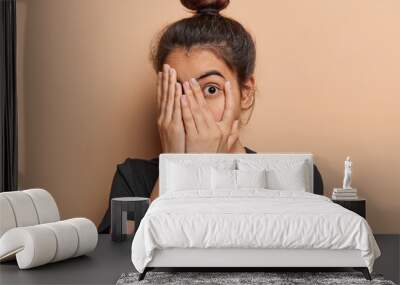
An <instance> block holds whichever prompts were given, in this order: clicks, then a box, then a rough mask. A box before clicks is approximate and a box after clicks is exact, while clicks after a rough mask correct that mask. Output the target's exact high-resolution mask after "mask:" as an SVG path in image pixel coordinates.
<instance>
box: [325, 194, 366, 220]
mask: <svg viewBox="0 0 400 285" xmlns="http://www.w3.org/2000/svg"><path fill="white" fill-rule="evenodd" d="M332 202H334V203H336V204H339V205H340V206H342V207H344V208H346V209H349V210H350V211H353V212H354V213H357V214H359V215H360V216H361V217H363V218H364V219H365V218H366V200H365V199H362V198H359V199H355V200H336V199H332Z"/></svg>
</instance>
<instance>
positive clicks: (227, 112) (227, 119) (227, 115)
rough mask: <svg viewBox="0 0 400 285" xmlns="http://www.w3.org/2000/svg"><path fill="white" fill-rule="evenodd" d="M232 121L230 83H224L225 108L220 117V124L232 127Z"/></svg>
mask: <svg viewBox="0 0 400 285" xmlns="http://www.w3.org/2000/svg"><path fill="white" fill-rule="evenodd" d="M233 119H234V114H233V95H232V87H231V83H230V81H225V107H224V114H223V116H222V122H223V123H224V124H225V125H226V126H232V123H233Z"/></svg>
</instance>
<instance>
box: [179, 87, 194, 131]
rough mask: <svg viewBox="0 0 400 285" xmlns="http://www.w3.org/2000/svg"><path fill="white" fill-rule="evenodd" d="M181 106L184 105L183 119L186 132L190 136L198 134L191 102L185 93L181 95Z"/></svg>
mask: <svg viewBox="0 0 400 285" xmlns="http://www.w3.org/2000/svg"><path fill="white" fill-rule="evenodd" d="M181 107H182V119H183V124H184V126H185V132H186V134H187V135H188V136H191V137H194V136H197V135H198V133H197V129H196V124H195V123H194V119H193V116H192V112H191V111H190V107H189V102H188V100H187V95H186V94H183V95H182V96H181Z"/></svg>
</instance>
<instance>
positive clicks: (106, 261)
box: [0, 235, 400, 285]
mask: <svg viewBox="0 0 400 285" xmlns="http://www.w3.org/2000/svg"><path fill="white" fill-rule="evenodd" d="M375 238H376V241H377V242H378V245H379V248H380V249H381V252H382V256H381V257H380V258H378V259H377V260H376V262H375V265H374V273H381V274H383V275H384V277H385V279H388V280H392V281H394V282H395V283H396V284H399V283H400V235H376V236H375ZM131 242H132V241H131V240H127V241H124V242H120V243H115V242H112V241H111V238H110V236H109V235H99V244H98V247H97V248H96V250H95V251H93V252H91V253H90V254H88V255H87V256H81V257H77V258H73V259H69V260H65V261H61V262H57V263H51V264H47V265H44V266H39V267H37V268H33V269H28V270H19V269H18V266H17V264H16V262H15V261H13V262H7V263H4V264H0V284H1V285H6V284H115V283H116V282H117V280H118V278H119V277H120V276H121V274H122V273H124V272H132V271H134V267H133V264H132V261H131V258H130V251H131Z"/></svg>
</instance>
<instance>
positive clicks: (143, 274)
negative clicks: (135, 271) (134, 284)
mask: <svg viewBox="0 0 400 285" xmlns="http://www.w3.org/2000/svg"><path fill="white" fill-rule="evenodd" d="M147 271H148V269H147V267H146V268H145V269H144V270H143V272H142V273H140V274H139V278H138V281H142V280H143V279H144V277H145V276H146V273H147Z"/></svg>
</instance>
